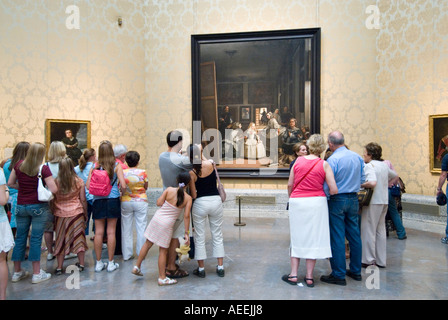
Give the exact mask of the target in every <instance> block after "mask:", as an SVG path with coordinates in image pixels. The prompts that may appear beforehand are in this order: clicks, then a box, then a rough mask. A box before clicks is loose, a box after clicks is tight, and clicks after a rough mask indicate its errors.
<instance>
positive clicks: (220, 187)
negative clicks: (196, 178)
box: [213, 162, 227, 202]
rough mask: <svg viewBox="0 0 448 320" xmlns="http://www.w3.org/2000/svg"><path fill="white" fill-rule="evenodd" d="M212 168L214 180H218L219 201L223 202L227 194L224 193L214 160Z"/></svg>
mask: <svg viewBox="0 0 448 320" xmlns="http://www.w3.org/2000/svg"><path fill="white" fill-rule="evenodd" d="M213 168H214V169H215V174H216V180H218V192H219V196H220V197H221V201H222V202H224V201H226V198H227V195H226V191H225V190H224V186H223V185H222V183H221V180H220V179H219V174H218V170H216V165H215V163H214V162H213Z"/></svg>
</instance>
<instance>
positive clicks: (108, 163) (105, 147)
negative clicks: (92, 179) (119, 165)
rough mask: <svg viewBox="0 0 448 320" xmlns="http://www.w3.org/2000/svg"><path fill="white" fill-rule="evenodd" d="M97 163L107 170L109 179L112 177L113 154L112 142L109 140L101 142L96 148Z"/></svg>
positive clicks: (113, 166) (113, 167)
mask: <svg viewBox="0 0 448 320" xmlns="http://www.w3.org/2000/svg"><path fill="white" fill-rule="evenodd" d="M98 164H99V165H100V166H101V167H102V168H103V169H104V170H106V171H107V173H108V175H109V179H110V180H112V179H113V177H114V169H115V155H114V149H113V147H112V143H110V142H109V141H103V142H101V144H100V146H99V148H98Z"/></svg>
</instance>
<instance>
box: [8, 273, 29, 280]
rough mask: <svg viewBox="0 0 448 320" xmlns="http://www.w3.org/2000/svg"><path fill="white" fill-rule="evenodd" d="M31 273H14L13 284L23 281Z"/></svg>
mask: <svg viewBox="0 0 448 320" xmlns="http://www.w3.org/2000/svg"><path fill="white" fill-rule="evenodd" d="M29 275H30V273H29V272H28V271H24V270H20V271H19V272H14V274H13V275H12V278H11V282H18V281H20V280H22V279H25V278H26V277H28V276H29Z"/></svg>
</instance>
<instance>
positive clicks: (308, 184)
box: [290, 157, 326, 198]
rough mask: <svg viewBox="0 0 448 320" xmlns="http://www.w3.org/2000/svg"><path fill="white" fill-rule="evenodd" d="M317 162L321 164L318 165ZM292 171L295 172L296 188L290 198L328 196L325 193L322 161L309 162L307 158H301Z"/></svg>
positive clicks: (313, 160)
mask: <svg viewBox="0 0 448 320" xmlns="http://www.w3.org/2000/svg"><path fill="white" fill-rule="evenodd" d="M316 162H320V163H317V164H316ZM314 164H316V165H315V166H314V168H313V169H312V170H311V171H310V172H309V173H308V175H307V176H306V177H305V179H303V180H302V181H301V182H300V183H299V184H298V185H297V183H298V182H299V181H300V180H301V179H302V178H303V176H304V175H305V174H306V173H307V172H308V171H309V170H310V169H311V167H312V166H313V165H314ZM292 170H294V187H293V190H292V192H291V196H290V198H303V197H325V196H326V195H325V192H324V182H325V170H324V162H323V160H322V159H320V158H318V159H312V160H308V159H306V158H305V157H299V158H297V160H296V162H295V163H294V166H293V168H292Z"/></svg>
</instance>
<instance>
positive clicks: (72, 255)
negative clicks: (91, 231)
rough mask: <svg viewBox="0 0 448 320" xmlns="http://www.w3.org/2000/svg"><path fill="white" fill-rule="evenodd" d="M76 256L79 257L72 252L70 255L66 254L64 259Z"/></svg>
mask: <svg viewBox="0 0 448 320" xmlns="http://www.w3.org/2000/svg"><path fill="white" fill-rule="evenodd" d="M76 257H78V255H77V254H76V253H72V252H70V253H69V254H68V255H66V256H64V260H67V259H73V258H76Z"/></svg>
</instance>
